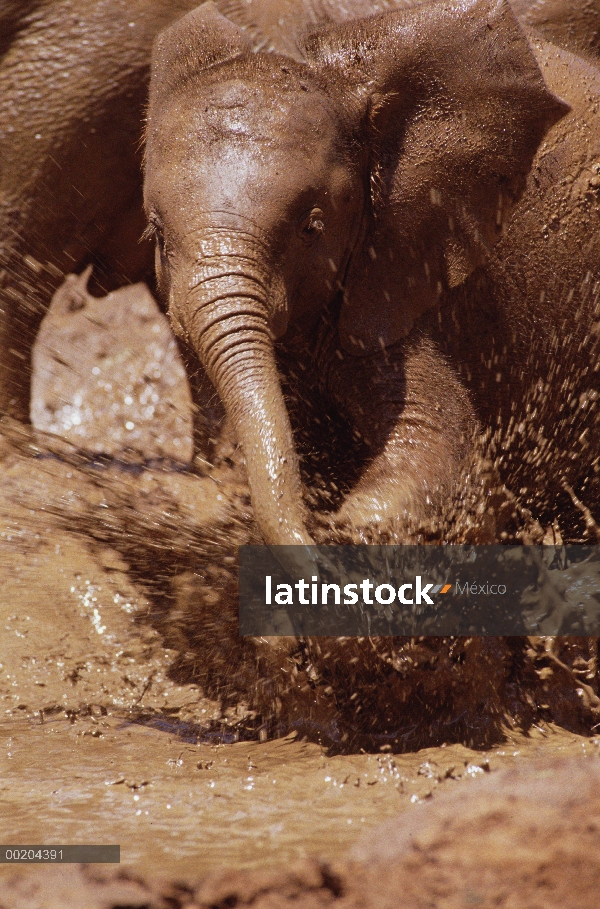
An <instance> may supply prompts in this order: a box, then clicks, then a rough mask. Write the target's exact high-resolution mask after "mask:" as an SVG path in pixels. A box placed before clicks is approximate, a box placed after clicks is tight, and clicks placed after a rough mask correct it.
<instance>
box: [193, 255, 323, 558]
mask: <svg viewBox="0 0 600 909" xmlns="http://www.w3.org/2000/svg"><path fill="white" fill-rule="evenodd" d="M210 272H211V274H210V275H208V276H205V277H204V278H203V279H201V280H199V279H198V275H197V274H196V276H195V278H194V280H193V282H192V285H191V289H190V290H189V291H188V296H187V303H186V306H185V312H184V314H183V315H184V318H183V319H182V320H181V321H182V322H183V324H184V325H186V328H187V331H188V334H189V337H190V339H191V341H192V344H193V345H194V347H195V349H196V352H197V353H198V355H199V357H200V360H201V362H202V363H203V364H204V367H205V369H206V371H207V374H208V376H209V378H210V380H211V381H212V383H213V384H214V386H215V388H216V389H217V392H218V394H219V396H220V398H221V400H222V402H223V405H224V407H225V409H226V411H227V414H228V416H229V417H230V419H231V420H232V421H233V424H234V426H235V431H236V434H237V437H238V440H239V442H240V444H241V446H242V449H243V452H244V455H245V459H246V469H247V473H248V482H249V486H250V494H251V497H252V506H253V509H254V515H255V518H256V522H257V524H258V527H259V529H260V531H261V533H262V536H263V538H264V541H265V543H266V544H267V545H271V546H273V545H297V544H305V545H309V544H311V543H312V540H311V538H310V536H309V534H308V532H307V530H306V528H305V525H304V510H303V504H302V485H301V480H300V471H299V467H298V458H297V455H296V451H295V448H294V441H293V438H292V431H291V426H290V422H289V417H288V413H287V409H286V406H285V402H284V398H283V394H282V391H281V385H280V382H279V376H278V372H277V365H276V362H275V352H274V348H273V339H272V335H271V330H270V328H269V319H268V315H267V313H268V309H267V304H266V302H265V300H264V285H263V284H262V282H259V281H253V280H250V279H248V277H247V275H244V276H240V275H239V274H238V275H235V274H232V263H231V260H229V262H228V263H227V267H226V268H223V269H222V270H221V269H218V268H215V265H214V262H213V263H211V268H210ZM219 272H220V274H219Z"/></svg>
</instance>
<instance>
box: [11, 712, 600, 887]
mask: <svg viewBox="0 0 600 909" xmlns="http://www.w3.org/2000/svg"><path fill="white" fill-rule="evenodd" d="M0 739H1V744H0V748H1V751H0V754H1V756H2V757H1V760H2V764H3V773H2V783H1V784H0V786H1V790H2V802H3V808H2V822H1V823H2V829H3V839H4V841H6V842H14V843H32V842H45V843H120V845H121V861H122V862H123V863H124V864H126V865H127V866H131V867H133V868H134V869H135V870H136V871H139V872H142V873H145V874H147V875H150V876H152V875H155V874H157V873H158V872H160V873H161V874H169V875H170V876H171V875H172V876H174V877H177V878H179V879H184V880H186V879H187V880H194V879H197V878H198V877H200V876H202V875H204V874H206V873H208V872H210V871H213V870H214V869H216V868H219V867H230V868H232V867H233V868H235V867H260V866H264V865H272V864H274V863H277V864H287V863H288V862H290V861H294V860H297V859H299V858H303V857H305V856H307V855H311V854H314V855H319V856H320V857H321V858H324V859H326V860H331V859H335V858H338V857H340V856H342V855H343V854H344V853H345V851H346V850H347V849H348V848H349V847H350V846H351V845H352V844H353V843H354V842H355V841H356V840H357V839H358V838H359V836H360V835H361V834H362V833H364V832H365V831H367V830H369V829H370V828H372V827H374V826H376V825H377V824H379V823H380V822H381V821H383V820H386V819H388V818H391V817H393V816H395V815H397V814H398V813H400V812H403V811H410V810H411V807H412V806H413V805H415V804H418V803H420V802H421V801H423V800H424V799H428V798H430V797H432V798H435V797H436V795H437V793H438V792H440V791H448V790H455V789H456V787H459V786H460V787H466V786H468V785H469V783H470V781H472V780H473V779H479V778H481V777H482V776H483V775H484V774H485V773H487V772H495V771H497V770H499V769H501V768H502V767H508V766H514V765H517V764H523V763H525V762H529V761H531V760H532V759H534V758H537V759H538V760H539V759H540V758H542V759H550V758H552V757H556V756H558V755H561V756H563V755H564V756H567V755H571V756H572V755H585V754H597V753H598V747H599V746H600V740H598V739H586V738H584V737H580V736H576V735H573V734H572V733H567V732H565V731H564V730H560V729H556V728H554V729H553V728H546V729H544V730H534V731H533V733H532V734H531V735H530V736H529V737H525V736H513V737H511V739H510V740H509V741H507V742H506V743H505V744H503V745H502V746H501V747H498V748H494V749H491V750H489V751H486V752H480V751H473V750H470V749H468V748H465V747H464V746H461V745H450V746H447V747H443V746H442V747H438V748H428V749H423V750H421V751H419V752H417V753H414V754H406V755H395V756H393V757H392V756H390V755H374V754H365V755H346V756H337V757H327V756H326V755H325V753H324V752H323V751H322V749H321V748H320V747H319V746H317V745H314V744H309V743H306V742H299V741H294V740H293V738H286V739H281V740H278V741H273V742H266V743H263V744H260V743H257V742H238V743H236V744H223V745H209V744H195V743H193V742H190V741H186V740H185V738H181V737H179V736H177V735H174V734H173V733H172V732H169V731H168V730H166V729H165V730H162V731H160V730H157V729H152V728H144V727H142V726H139V725H136V724H131V723H128V722H124V721H122V720H119V719H117V718H115V717H101V718H98V719H97V720H96V722H94V723H93V724H90V723H87V724H82V723H78V722H75V723H73V724H71V723H69V722H68V721H65V720H55V721H53V722H52V721H50V722H46V723H44V724H43V725H42V724H39V723H38V724H33V723H31V722H29V721H27V720H12V721H9V722H6V721H5V722H3V723H2V725H1V726H0Z"/></svg>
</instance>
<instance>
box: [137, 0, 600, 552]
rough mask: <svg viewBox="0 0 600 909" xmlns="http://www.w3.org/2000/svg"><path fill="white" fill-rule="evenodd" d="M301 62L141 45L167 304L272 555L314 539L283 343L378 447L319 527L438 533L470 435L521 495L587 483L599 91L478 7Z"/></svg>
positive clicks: (496, 8)
mask: <svg viewBox="0 0 600 909" xmlns="http://www.w3.org/2000/svg"><path fill="white" fill-rule="evenodd" d="M296 46H297V48H298V52H294V53H292V52H287V53H286V52H285V48H284V47H283V46H281V47H279V48H278V47H277V46H276V47H275V50H274V51H272V52H269V53H264V52H261V53H255V52H253V48H252V47H251V46H250V44H249V42H248V39H247V36H246V35H245V34H244V33H243V32H241V31H240V30H239V29H237V28H236V26H235V25H234V24H233V23H231V22H230V21H229V20H225V19H224V18H223V17H222V16H221V15H220V14H219V12H218V11H217V10H216V9H215V7H214V6H212V5H211V4H205V5H204V7H201V8H199V9H198V10H196V11H194V12H193V13H190V14H189V15H188V16H187V17H185V18H184V19H182V20H180V22H179V23H178V24H177V25H175V26H174V27H172V28H171V29H169V30H167V31H166V32H165V33H163V35H162V36H161V38H160V40H159V42H158V44H157V47H156V51H155V58H154V64H153V73H152V82H151V91H150V106H149V120H148V130H147V149H146V188H145V200H146V207H147V211H148V215H149V221H150V226H151V231H152V232H153V233H154V234H155V237H156V244H157V245H156V249H157V252H156V264H157V273H158V275H159V285H160V287H161V290H162V293H163V296H164V298H165V300H166V301H167V303H168V307H169V311H170V314H171V319H172V324H173V326H174V329H175V331H176V332H177V333H178V334H179V336H180V337H182V338H184V339H185V341H186V342H187V343H189V344H190V345H191V346H192V347H193V348H194V349H195V350H196V352H197V353H198V355H199V357H200V360H201V361H202V363H203V365H204V367H205V369H206V372H207V374H208V376H209V377H210V379H211V381H212V382H213V383H214V385H215V387H216V388H217V390H218V392H219V395H220V397H221V399H222V400H223V402H224V404H225V407H226V409H227V411H228V413H229V416H230V417H231V420H232V422H233V423H234V425H235V427H236V432H237V435H238V439H239V440H240V442H241V445H242V447H243V450H244V454H245V457H246V463H247V468H248V475H249V481H250V487H251V492H252V499H253V505H254V510H255V514H256V517H257V521H258V524H259V527H260V529H261V531H262V534H263V537H264V539H265V540H266V542H268V543H269V544H275V543H280V544H281V543H307V542H311V540H312V539H313V536H314V533H313V527H312V525H311V516H310V515H308V514H307V511H306V509H305V507H304V504H303V496H302V488H301V482H300V473H299V466H298V460H297V455H296V451H295V446H294V439H293V436H292V432H291V428H290V423H289V419H288V415H287V411H286V406H285V402H284V398H283V395H282V392H281V388H280V383H279V377H278V374H277V370H276V367H275V354H274V344H277V343H281V344H284V345H285V344H286V343H289V342H290V339H291V340H292V341H293V339H294V338H297V337H298V336H299V335H300V336H302V338H303V339H304V341H305V342H306V349H307V350H308V351H310V357H311V359H312V362H313V363H314V364H316V371H317V373H318V376H319V383H320V386H321V391H322V393H323V395H324V397H326V398H327V399H328V400H333V401H334V402H335V404H336V406H337V407H338V408H339V409H340V411H341V412H343V413H344V415H345V416H346V417H347V419H348V420H349V422H350V423H351V425H352V427H353V429H354V431H355V435H356V436H357V437H358V438H360V439H361V440H362V442H363V443H365V444H366V445H367V447H368V449H369V456H368V458H367V459H366V461H365V464H364V468H363V471H362V475H361V476H360V478H359V480H358V482H357V483H356V485H355V487H354V488H353V489H352V490H351V492H350V494H349V495H348V496H347V498H346V500H345V501H344V502H343V504H342V506H341V508H340V509H339V511H338V512H337V514H336V515H334V516H333V517H332V523H333V524H334V525H335V524H337V525H338V526H339V525H344V526H347V525H350V526H351V527H354V528H359V529H361V528H362V530H361V533H362V531H363V530H364V534H363V538H364V539H368V540H371V539H373V538H375V539H377V538H381V536H379V537H378V534H379V535H380V534H381V532H382V531H383V532H384V533H385V531H386V530H390V528H391V529H392V530H393V538H396V539H398V538H401V537H402V528H403V527H404V528H406V527H408V526H413V525H414V521H415V520H416V521H417V522H418V521H420V520H428V519H430V518H432V517H433V518H434V520H435V516H436V515H439V514H440V513H441V511H442V510H443V508H444V506H445V503H447V502H448V501H449V500H450V499H451V498H452V497H453V496H454V495H455V494H456V492H457V489H458V488H459V487H460V484H461V482H462V478H463V476H464V471H465V469H466V466H467V465H468V463H469V459H470V457H471V454H472V451H473V439H474V437H475V435H476V433H477V432H478V429H479V428H481V427H483V428H486V429H488V430H489V432H490V434H491V435H492V436H493V437H494V438H493V440H492V441H493V443H494V444H495V453H496V456H497V458H498V460H499V461H500V462H502V461H504V462H506V463H507V465H508V468H509V474H510V470H511V469H512V468H514V467H515V464H516V463H517V461H520V460H523V458H525V461H527V460H529V465H530V467H531V468H532V471H533V474H534V475H535V472H536V470H537V471H538V485H539V483H543V484H547V483H552V484H554V488H555V489H556V488H560V487H561V486H562V487H565V488H566V487H569V486H570V485H571V484H574V483H579V488H586V484H588V485H589V484H590V483H592V481H593V477H594V470H595V467H596V458H595V449H596V446H597V429H596V425H597V422H598V421H597V411H596V403H595V402H596V398H597V387H598V355H597V343H596V338H597V335H596V333H595V329H594V325H595V321H594V319H595V318H596V316H597V313H596V309H595V307H596V294H597V290H598V287H600V284H599V283H598V281H599V279H600V275H599V274H598V240H597V239H596V238H597V236H598V232H597V221H598V206H597V204H596V202H595V198H596V197H595V189H594V187H595V185H596V184H595V182H594V181H596V179H597V172H596V169H595V168H596V166H597V162H598V151H599V149H598V140H599V139H600V121H599V119H598V115H597V106H596V105H597V103H598V100H600V87H599V85H598V74H597V71H596V70H595V69H594V67H593V66H591V65H590V64H589V63H586V62H584V61H583V60H581V59H580V58H577V57H573V56H572V55H570V54H568V53H567V52H564V51H560V50H558V49H557V48H554V47H553V46H552V45H548V44H546V43H545V42H543V41H542V40H537V39H534V38H530V40H529V41H528V40H527V38H526V37H525V34H524V33H523V31H522V30H521V28H520V27H519V25H518V24H517V21H516V20H515V18H514V14H513V13H512V12H511V9H510V8H509V6H508V4H507V3H503V2H486V0H475V2H472V3H469V4H466V5H465V4H462V3H453V2H448V3H431V4H421V5H416V6H414V5H413V6H412V7H411V8H410V9H403V10H396V11H392V12H388V13H385V14H382V15H380V16H379V17H373V18H369V19H363V20H356V21H351V22H348V23H345V24H341V25H334V26H324V27H322V28H320V29H317V30H316V31H313V32H312V33H310V34H308V35H305V36H304V37H303V38H302V39H301V40H300V41H299V42H298V44H297V45H296ZM467 58H468V59H469V67H466V66H465V60H466V59H467ZM509 441H510V450H506V451H505V450H504V449H505V448H507V446H508V444H509ZM523 489H524V490H525V491H524V493H523V494H524V495H526V494H527V492H526V490H527V486H526V485H525V484H524V486H523ZM373 528H375V533H373V532H372V531H373ZM321 538H323V537H321ZM324 538H325V539H327V533H325V537H324Z"/></svg>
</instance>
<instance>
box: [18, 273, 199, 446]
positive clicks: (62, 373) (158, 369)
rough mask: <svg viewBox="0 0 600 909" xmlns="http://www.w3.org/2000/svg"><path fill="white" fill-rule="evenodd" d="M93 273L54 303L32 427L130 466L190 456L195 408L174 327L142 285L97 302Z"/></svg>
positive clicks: (38, 368)
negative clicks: (91, 288) (91, 285)
mask: <svg viewBox="0 0 600 909" xmlns="http://www.w3.org/2000/svg"><path fill="white" fill-rule="evenodd" d="M89 276H90V269H87V270H86V271H85V272H84V273H83V274H82V275H80V276H76V275H69V276H68V277H67V278H66V279H65V281H64V283H63V284H62V286H61V287H60V288H59V289H58V290H57V292H56V293H55V295H54V297H53V299H52V303H51V306H50V309H49V311H48V313H47V315H46V317H45V319H44V321H43V322H42V326H41V328H40V331H39V334H38V337H37V340H36V343H35V346H34V349H33V381H32V394H31V408H30V412H31V421H32V423H33V425H34V427H35V428H36V429H37V430H39V431H41V432H44V433H49V434H51V435H53V436H55V437H58V438H57V439H55V440H54V446H55V447H56V443H57V442H58V447H59V448H60V441H59V440H64V441H66V442H67V443H70V444H71V445H74V446H76V447H77V448H79V449H83V450H86V451H89V452H92V453H101V454H104V455H109V456H111V457H115V458H119V459H123V460H129V461H130V460H133V461H136V460H137V461H139V460H145V461H147V460H152V459H156V458H167V459H170V460H173V461H177V462H181V463H189V462H190V461H191V459H192V455H193V442H192V402H191V397H190V391H189V387H188V383H187V378H186V375H185V370H184V367H183V364H182V362H181V359H180V357H179V352H178V350H177V344H176V342H175V339H174V338H173V335H172V334H171V330H170V328H169V324H168V321H167V319H166V318H165V317H164V316H163V315H162V314H161V313H160V311H159V310H158V307H157V305H156V303H155V301H154V299H153V297H152V296H151V294H150V292H149V291H148V288H147V287H146V285H145V284H133V285H130V286H128V287H122V288H121V289H120V290H117V291H114V292H113V293H110V294H108V296H106V297H101V298H97V297H92V296H91V294H89V293H88V291H87V281H88V279H89Z"/></svg>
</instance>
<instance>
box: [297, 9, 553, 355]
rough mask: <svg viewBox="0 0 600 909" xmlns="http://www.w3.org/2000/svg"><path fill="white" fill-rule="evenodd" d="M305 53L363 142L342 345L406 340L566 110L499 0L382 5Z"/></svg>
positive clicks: (461, 274)
mask: <svg viewBox="0 0 600 909" xmlns="http://www.w3.org/2000/svg"><path fill="white" fill-rule="evenodd" d="M305 52H306V56H307V59H308V61H309V62H310V64H311V65H312V66H313V67H314V68H316V69H317V70H319V71H321V72H322V73H323V74H324V75H325V78H328V80H329V81H330V82H331V83H332V84H334V85H335V84H343V85H344V86H345V87H346V88H345V91H346V93H347V94H348V86H349V85H350V86H351V94H352V95H353V102H352V105H351V106H352V109H353V110H355V111H356V113H354V114H353V115H354V116H355V117H359V118H360V123H359V122H357V124H356V129H357V132H358V134H359V136H360V137H361V139H362V141H363V143H364V142H365V139H366V143H367V145H368V148H369V150H370V163H369V168H370V174H369V177H370V185H371V194H370V196H371V197H370V204H369V206H368V210H367V212H366V216H365V218H366V226H365V230H364V240H363V242H362V244H361V245H360V247H359V248H358V249H357V250H356V251H355V253H354V255H353V257H352V261H351V263H350V267H349V270H348V273H347V280H346V286H345V296H344V302H343V305H342V310H341V314H340V324H339V331H340V340H341V343H342V346H343V347H344V348H345V349H346V350H348V351H351V352H354V353H357V354H361V353H369V352H372V351H374V350H376V349H377V348H379V347H381V346H383V347H385V346H388V345H390V344H393V343H394V342H395V341H397V340H399V339H400V338H402V337H404V336H406V335H407V334H408V333H409V332H410V330H411V328H412V327H413V325H414V323H415V321H416V320H417V319H418V318H419V317H420V316H421V315H422V314H423V313H424V312H426V311H427V310H428V309H430V308H431V307H433V306H436V305H438V304H439V302H440V301H441V298H442V295H443V293H444V292H445V291H446V290H448V289H449V288H452V287H455V286H457V285H458V284H460V283H462V282H463V281H464V280H465V279H466V278H467V277H468V275H469V274H470V273H471V272H472V271H473V269H474V268H475V267H476V266H477V265H479V264H480V263H481V262H482V261H484V259H485V256H486V252H487V251H488V249H489V248H490V246H491V245H492V244H493V243H494V242H495V240H496V239H497V238H498V236H499V235H500V234H501V232H502V229H503V226H504V224H505V222H506V220H507V217H508V215H509V213H510V210H511V208H512V206H513V205H514V204H515V202H516V201H517V200H518V198H519V196H520V195H521V193H522V191H523V188H524V186H525V180H526V176H527V173H528V172H529V170H530V168H531V164H532V162H533V158H534V155H535V153H536V151H537V149H538V147H539V145H540V143H541V141H542V139H543V138H544V135H545V134H546V132H547V131H548V129H549V128H550V127H551V126H552V125H553V124H554V123H556V122H557V121H558V120H559V119H560V118H561V117H562V116H564V115H565V113H566V112H567V111H568V110H569V107H568V105H566V104H565V103H564V102H562V101H560V100H559V99H558V98H556V97H555V96H554V95H553V94H551V93H550V92H549V91H548V89H547V87H546V85H545V83H544V80H543V78H542V74H541V72H540V70H539V68H538V66H537V62H536V60H535V57H534V55H533V52H532V51H531V48H530V46H529V43H528V41H527V39H526V37H525V34H524V32H523V31H522V30H521V27H520V26H519V24H518V22H517V20H516V19H515V16H514V14H513V13H512V11H511V8H510V6H509V4H508V3H507V2H506V0H444V2H436V3H428V4H425V5H421V6H419V7H416V8H413V9H411V10H397V11H393V12H390V13H385V14H383V15H381V16H374V17H372V18H370V19H363V20H360V21H358V22H353V23H348V24H345V25H343V26H338V27H334V28H331V29H327V30H323V31H321V32H318V33H316V34H314V35H313V36H311V37H310V38H309V39H308V41H307V43H306V47H305ZM341 97H342V99H343V92H342V94H341ZM357 97H358V103H356V99H357ZM342 103H344V102H343V100H342Z"/></svg>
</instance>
